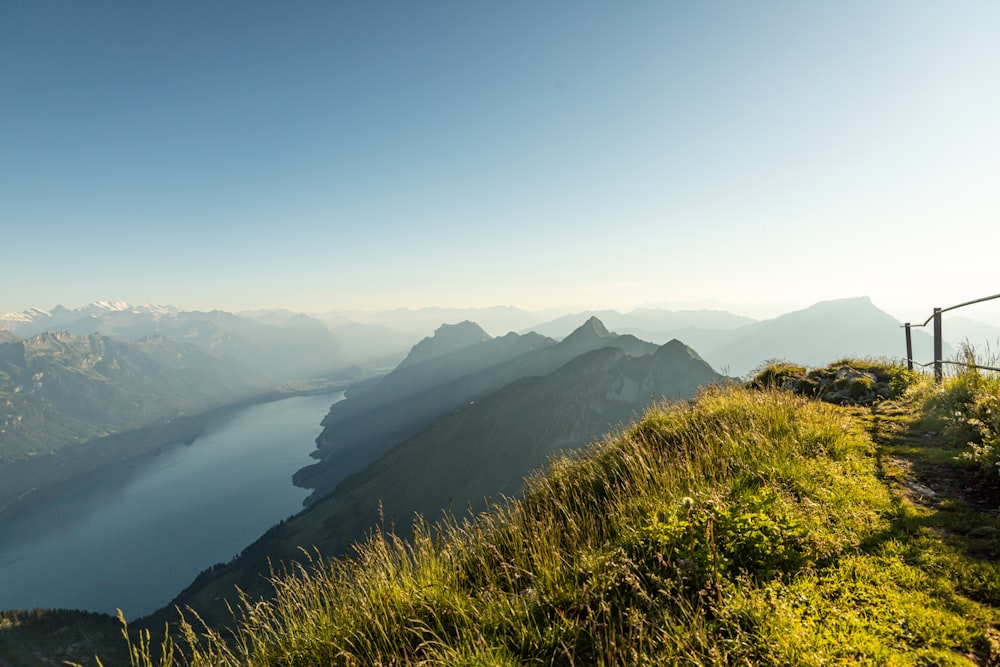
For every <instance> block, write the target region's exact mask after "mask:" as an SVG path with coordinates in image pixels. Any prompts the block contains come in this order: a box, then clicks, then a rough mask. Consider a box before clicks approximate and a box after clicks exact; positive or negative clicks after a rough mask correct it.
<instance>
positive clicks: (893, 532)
mask: <svg viewBox="0 0 1000 667" xmlns="http://www.w3.org/2000/svg"><path fill="white" fill-rule="evenodd" d="M865 364H868V365H867V366H865V368H864V369H863V370H864V371H865V372H872V373H873V374H874V375H875V376H876V380H875V381H874V383H873V385H874V386H873V387H868V390H871V391H874V392H875V393H876V394H878V389H877V386H878V385H881V384H888V385H893V386H894V388H893V389H891V390H889V391H888V395H887V396H879V397H878V398H877V400H874V401H872V402H871V405H870V406H865V407H859V406H858V405H856V404H855V405H845V406H841V405H835V404H832V403H828V402H824V401H819V400H815V398H809V397H806V396H802V395H799V394H796V393H793V392H791V391H787V390H782V389H778V388H775V387H774V385H775V384H778V383H776V382H758V383H757V384H758V385H765V384H766V385H770V386H768V387H763V388H753V387H738V386H725V387H713V388H709V389H707V390H705V391H703V392H702V393H701V394H699V395H698V396H697V398H696V399H695V400H694V401H692V402H689V403H677V404H668V405H664V406H661V407H659V408H657V409H654V410H652V411H650V412H649V413H647V414H646V416H645V417H644V418H643V419H642V420H641V421H639V422H638V423H637V424H635V425H634V426H632V427H631V428H629V429H627V430H625V431H623V432H621V433H619V434H617V435H615V436H614V437H609V438H608V439H606V440H605V441H603V442H601V443H598V444H595V445H593V446H592V447H590V448H589V449H588V450H586V451H585V452H582V453H579V454H576V455H573V456H564V457H561V458H557V459H554V460H552V461H551V462H550V464H549V465H548V466H547V468H546V469H545V470H544V471H543V472H541V473H539V474H538V475H536V476H534V477H532V478H531V479H530V480H529V483H528V485H527V490H526V492H525V494H524V496H523V498H522V499H520V500H511V501H509V502H507V503H505V504H503V505H500V506H496V507H493V508H491V510H490V511H489V512H487V513H485V514H482V515H480V516H479V517H478V519H477V520H475V521H467V522H458V521H454V520H453V521H449V522H445V523H443V524H435V525H426V524H424V523H422V522H419V521H418V522H416V523H415V525H414V527H413V530H412V539H406V540H404V539H401V538H398V537H396V536H394V535H393V534H392V533H391V531H388V530H382V531H376V532H374V533H373V534H372V535H371V536H370V538H369V539H368V540H367V541H366V542H364V543H363V544H361V545H359V546H357V549H356V556H355V557H354V558H352V559H350V560H335V561H328V560H325V559H322V558H320V557H318V556H315V557H313V559H312V561H311V562H310V563H309V564H307V565H304V566H298V565H296V566H293V567H292V569H291V570H290V571H283V572H279V573H277V574H275V576H274V586H275V589H276V593H277V594H276V596H275V597H274V598H273V599H271V600H266V601H260V600H254V599H249V598H244V599H243V601H242V603H241V604H239V605H237V606H236V608H235V609H234V612H233V613H234V624H233V629H231V630H227V629H211V628H208V627H205V626H204V625H203V624H202V623H201V622H200V620H199V619H198V617H197V616H196V615H193V614H192V613H191V612H188V613H187V614H186V618H185V619H184V620H182V621H181V623H180V624H179V626H178V627H177V628H175V629H174V630H173V631H172V632H173V637H174V639H170V638H168V639H166V640H165V641H164V643H163V644H162V646H161V645H160V642H159V640H157V639H155V638H153V639H152V641H151V638H150V635H149V634H148V633H147V632H146V631H139V632H138V633H137V632H136V631H132V632H131V636H132V644H131V645H130V649H131V650H132V664H133V665H142V666H144V667H150V666H152V665H161V666H166V665H247V666H251V665H253V666H257V665H260V666H264V665H268V666H272V665H273V666H277V665H281V666H288V667H291V666H299V667H305V666H308V665H403V664H421V665H484V664H488V665H574V664H576V665H581V664H587V665H640V664H641V665H645V664H695V665H698V664H771V665H824V664H832V663H836V664H844V663H851V664H855V663H861V664H926V665H974V664H995V663H996V661H997V660H998V656H1000V643H998V639H1000V632H998V627H1000V613H998V605H1000V562H998V561H1000V558H998V557H1000V530H998V528H1000V524H998V520H997V518H996V517H995V516H994V515H992V514H989V513H985V512H979V511H976V509H975V508H974V507H973V506H972V505H970V503H969V499H967V498H965V497H964V496H963V493H964V489H965V486H966V485H965V482H964V479H963V477H962V475H964V474H967V473H968V471H969V463H968V462H967V461H962V460H958V459H957V458H956V456H955V454H956V453H957V451H956V450H954V449H953V447H954V445H953V444H952V443H950V442H948V441H941V440H939V439H938V438H937V437H935V434H936V433H937V432H938V431H937V429H939V428H941V427H939V426H938V424H941V423H945V422H946V423H947V424H948V426H949V429H951V427H952V426H953V425H955V424H957V423H958V422H957V417H956V416H955V415H954V414H952V416H951V417H949V416H948V409H951V408H955V407H956V406H959V407H958V409H959V410H961V406H973V409H975V410H980V408H976V407H975V406H978V405H980V403H982V402H984V401H986V396H988V395H992V396H994V397H996V396H997V395H998V394H997V391H996V385H995V384H992V382H993V381H992V380H991V379H982V380H976V381H975V383H976V384H975V387H974V388H972V389H974V391H972V389H970V387H969V385H970V384H971V383H973V380H972V379H971V378H966V379H965V380H960V379H957V378H956V379H954V380H953V381H951V382H950V384H949V385H947V386H946V388H945V389H942V390H939V389H935V388H933V387H930V386H928V383H927V381H926V380H922V379H919V378H917V377H916V376H911V375H906V374H905V373H902V372H899V369H898V368H896V367H892V368H890V367H885V365H882V366H879V365H878V364H876V363H875V362H850V363H848V362H844V363H841V364H840V367H841V368H840V369H841V370H842V369H843V368H849V369H853V370H854V371H858V370H862V369H860V367H861V366H864V365H865ZM873 369H874V370H873ZM802 370H805V369H802ZM829 370H832V371H833V373H832V375H833V377H834V378H836V375H837V372H838V370H837V369H829ZM876 371H878V372H876ZM846 374H847V371H845V372H844V373H843V374H842V376H843V375H846ZM796 377H798V376H797V375H796ZM894 378H895V380H894ZM782 382H783V381H782ZM963 383H964V384H963ZM863 384H865V383H863ZM908 385H912V386H910V387H909V389H907V386H908ZM960 387H965V388H964V389H961V391H971V393H970V394H969V396H971V397H972V398H969V400H962V401H959V400H958V399H957V397H958V392H959V391H960ZM871 391H866V392H864V395H859V396H858V397H857V398H858V399H859V402H861V403H864V402H865V400H861V399H866V398H867V397H868V394H869V393H871ZM990 392H992V394H990ZM848 394H850V391H848ZM947 396H952V398H947ZM976 397H978V398H976ZM993 400H995V398H994V399H993ZM838 402H843V400H842V399H838ZM925 405H926V406H927V407H926V410H925V409H924V407H925ZM990 409H992V408H990ZM982 410H985V408H982ZM970 414H971V413H970ZM977 414H978V413H977ZM942 420H944V421H942ZM948 420H950V421H948ZM967 421H968V420H966V422H967ZM953 422H954V424H953ZM955 428H957V426H955ZM963 428H964V426H963ZM973 428H974V430H975V429H980V431H981V427H980V426H979V425H973ZM942 432H943V433H950V432H951V431H950V430H948V429H945V431H942ZM991 433H996V431H992V432H991ZM963 437H964V436H963ZM982 442H984V443H988V442H989V439H988V437H985V439H984V440H983V441H982ZM942 452H948V453H947V454H943V453H942ZM123 623H124V622H123ZM126 632H127V629H126Z"/></svg>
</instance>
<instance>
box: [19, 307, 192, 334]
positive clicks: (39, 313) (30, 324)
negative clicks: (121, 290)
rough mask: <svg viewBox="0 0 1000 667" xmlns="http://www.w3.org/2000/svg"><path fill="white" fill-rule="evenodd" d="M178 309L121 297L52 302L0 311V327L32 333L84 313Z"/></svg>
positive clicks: (163, 312) (98, 314) (154, 314)
mask: <svg viewBox="0 0 1000 667" xmlns="http://www.w3.org/2000/svg"><path fill="white" fill-rule="evenodd" d="M177 312H179V311H178V310H177V309H176V308H174V307H173V306H159V305H153V304H143V305H141V306H135V305H132V304H129V303H127V302H125V301H94V302H93V303H88V304H87V305H86V306H81V307H79V308H66V307H65V306H61V305H59V306H55V307H54V308H52V309H51V310H44V309H42V308H28V309H27V310H22V311H21V312H19V313H4V314H2V315H0V328H6V329H9V330H10V331H11V332H12V333H15V334H17V335H19V336H33V335H35V334H38V333H41V332H43V331H52V330H55V329H58V328H59V327H63V326H66V325H68V324H71V323H73V322H77V321H79V320H81V319H84V318H87V317H97V318H100V317H103V316H105V315H108V314H110V313H129V314H136V315H146V316H152V317H153V318H154V319H156V318H158V317H161V316H163V315H171V314H175V313H177Z"/></svg>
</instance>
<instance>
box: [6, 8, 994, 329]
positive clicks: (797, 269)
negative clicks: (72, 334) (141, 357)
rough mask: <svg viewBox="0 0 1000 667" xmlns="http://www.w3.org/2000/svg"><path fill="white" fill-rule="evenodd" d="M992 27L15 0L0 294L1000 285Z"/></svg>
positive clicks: (743, 301) (905, 307)
mask: <svg viewBox="0 0 1000 667" xmlns="http://www.w3.org/2000/svg"><path fill="white" fill-rule="evenodd" d="M997 34H1000V3H997V2H995V1H993V0H989V1H984V2H962V1H957V2H948V3H943V2H936V1H934V2H930V1H922V0H905V1H898V2H893V1H886V2H875V1H871V0H864V1H861V2H852V1H850V0H848V1H844V2H830V3H813V2H809V3H803V2H767V1H765V2H760V3H746V2H735V1H734V2H688V3H681V2H667V1H665V0H657V1H656V2H644V1H642V0H637V1H635V2H629V3H606V2H585V1H574V2H561V1H556V0H552V1H546V2H527V1H525V2H520V1H513V2H502V3H500V2H476V1H468V0H462V1H455V2H450V1H446V0H428V1H426V2H412V1H405V2H403V1H400V2H380V1H377V0H376V1H373V2H359V1H356V0H343V1H339V2H329V1H326V0H323V1H316V2H304V1H296V0H291V1H289V2H281V3H274V2H255V1H252V0H250V1H240V2H236V1H232V2H227V1H224V0H220V1H216V2H194V1H185V0H180V1H173V2H169V3H149V2H141V3H139V2H125V1H122V2H109V1H101V0H94V1H93V2H86V3H84V2H57V1H54V0H53V1H46V0H8V1H6V2H4V3H2V4H0V267H2V279H0V312H6V311H18V310H22V309H25V308H28V307H33V306H37V307H43V308H49V307H52V306H54V305H56V304H63V305H66V306H69V307H74V306H80V305H83V304H85V303H88V302H90V301H95V300H100V299H118V300H124V301H129V302H132V303H158V304H171V305H174V306H177V307H180V308H185V309H203V310H204V309H212V308H221V309H225V310H234V311H238V310H244V309H252V308H272V307H284V308H290V309H293V310H301V311H305V312H328V311H331V310H335V309H355V310H359V309H360V310H374V309H383V308H395V307H411V308H414V307H421V306H431V305H437V306H446V307H482V306H491V305H514V306H518V307H521V308H525V309H542V308H556V307H601V308H607V307H610V308H618V309H620V310H627V309H630V308H634V307H639V306H658V305H664V304H670V305H673V306H676V305H678V304H685V303H689V304H699V303H702V304H704V303H713V304H724V305H727V306H729V308H730V309H731V310H733V311H734V312H743V313H745V314H750V315H753V316H766V315H770V314H776V312H782V311H785V310H790V309H792V308H793V307H798V306H806V305H809V304H811V303H815V302H817V301H822V300H826V299H834V298H844V297H853V296H860V295H868V296H870V297H871V298H872V300H873V301H874V303H875V304H876V305H877V306H879V307H881V308H883V309H885V310H887V311H889V312H890V313H892V314H894V315H896V316H897V317H898V318H899V319H901V320H913V321H919V320H922V319H924V318H925V317H926V316H927V315H929V314H930V311H931V308H932V307H934V306H947V305H951V304H955V303H958V302H962V301H966V300H969V299H974V298H978V297H981V296H986V295H989V294H994V293H997V292H1000V272H998V271H997V269H996V266H997V263H996V245H997V244H996V242H997V240H998V238H1000V231H998V229H1000V187H998V185H1000V122H998V121H997V119H998V118H1000V39H997V38H996V35H997ZM768 311H770V312H768ZM974 315H975V314H974V313H972V312H970V313H969V316H974Z"/></svg>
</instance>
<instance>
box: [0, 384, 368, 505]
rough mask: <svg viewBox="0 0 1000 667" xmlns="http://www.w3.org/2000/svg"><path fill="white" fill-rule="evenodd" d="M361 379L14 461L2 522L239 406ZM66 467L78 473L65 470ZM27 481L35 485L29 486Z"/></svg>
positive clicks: (289, 390)
mask: <svg viewBox="0 0 1000 667" xmlns="http://www.w3.org/2000/svg"><path fill="white" fill-rule="evenodd" d="M357 383H358V380H356V379H352V380H323V381H310V382H307V383H296V384H287V385H283V386H282V387H279V388H277V389H272V390H269V391H265V392H263V393H259V394H254V395H252V396H248V397H246V398H243V399H241V400H239V401H235V402H233V403H226V404H225V405H219V406H216V407H213V408H210V409H208V410H205V411H204V412H199V413H197V414H194V415H180V416H177V417H174V418H173V419H170V420H168V421H166V422H163V423H160V424H153V425H150V426H145V427H142V428H138V429H133V430H130V431H125V432H122V433H114V434H111V435H106V436H102V437H100V438H95V439H92V440H88V441H87V442H84V443H81V444H79V445H76V446H74V448H73V449H72V451H67V450H66V449H63V450H61V451H60V452H59V453H57V454H53V455H47V456H44V457H39V458H35V459H29V460H24V461H14V462H12V463H10V464H8V465H7V466H4V468H3V469H0V488H7V489H10V488H13V489H15V491H14V493H12V494H10V495H8V496H7V497H3V498H0V524H3V523H5V522H7V521H11V520H14V519H16V518H18V517H19V516H22V515H23V514H25V513H28V512H30V511H32V510H33V509H35V508H37V507H39V506H41V505H44V504H45V503H47V502H50V501H51V500H52V499H54V498H57V497H58V496H60V495H62V494H64V493H66V492H67V491H69V490H71V489H73V488H74V487H76V486H78V485H80V484H85V483H87V481H88V480H92V479H95V478H96V477H97V476H98V475H100V474H103V473H106V472H107V471H109V470H110V469H113V468H115V467H123V468H129V467H132V466H134V465H135V464H136V463H138V462H140V461H143V460H147V459H149V458H153V457H155V456H159V455H160V454H162V453H163V452H165V451H167V450H169V449H171V448H172V447H174V446H176V445H179V444H190V443H192V442H193V441H194V440H195V439H197V438H198V437H199V436H201V435H202V434H203V433H204V432H205V431H206V430H207V429H208V428H210V427H211V426H213V425H216V424H218V423H220V422H223V421H225V420H226V419H228V418H230V417H232V416H233V415H235V414H236V413H238V412H239V411H241V410H245V409H246V408H248V407H251V406H253V405H260V404H264V403H270V402H273V401H278V400H281V399H283V398H291V397H294V396H312V395H322V394H328V393H329V394H334V393H337V392H340V391H346V390H347V389H349V388H350V387H352V386H353V385H355V384H357ZM67 470H74V471H76V472H73V473H67V472H66V471H67ZM26 480H33V482H30V484H32V486H28V487H27V488H26V484H27V483H29V482H26Z"/></svg>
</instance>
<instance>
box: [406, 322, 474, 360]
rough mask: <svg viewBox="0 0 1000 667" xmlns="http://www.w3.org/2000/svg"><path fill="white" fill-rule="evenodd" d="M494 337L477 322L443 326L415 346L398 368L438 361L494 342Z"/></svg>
mask: <svg viewBox="0 0 1000 667" xmlns="http://www.w3.org/2000/svg"><path fill="white" fill-rule="evenodd" d="M492 339H493V337H492V336H490V335H489V334H488V333H486V331H485V330H483V328H482V327H481V326H479V325H478V324H476V323H475V322H470V321H469V320H465V321H464V322H459V323H457V324H442V325H441V326H439V327H438V328H437V330H436V331H435V332H434V335H433V336H429V337H427V338H424V339H423V340H422V341H420V342H419V343H417V344H416V345H414V346H413V349H411V350H410V353H409V354H408V355H406V359H403V361H402V363H400V364H399V366H398V367H397V368H403V367H405V366H412V365H414V364H419V363H421V362H424V361H429V360H431V359H436V358H437V357H440V356H443V355H445V354H450V353H452V352H456V351H458V350H461V349H464V348H466V347H471V346H473V345H477V344H479V343H485V342H487V341H489V340H492Z"/></svg>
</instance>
